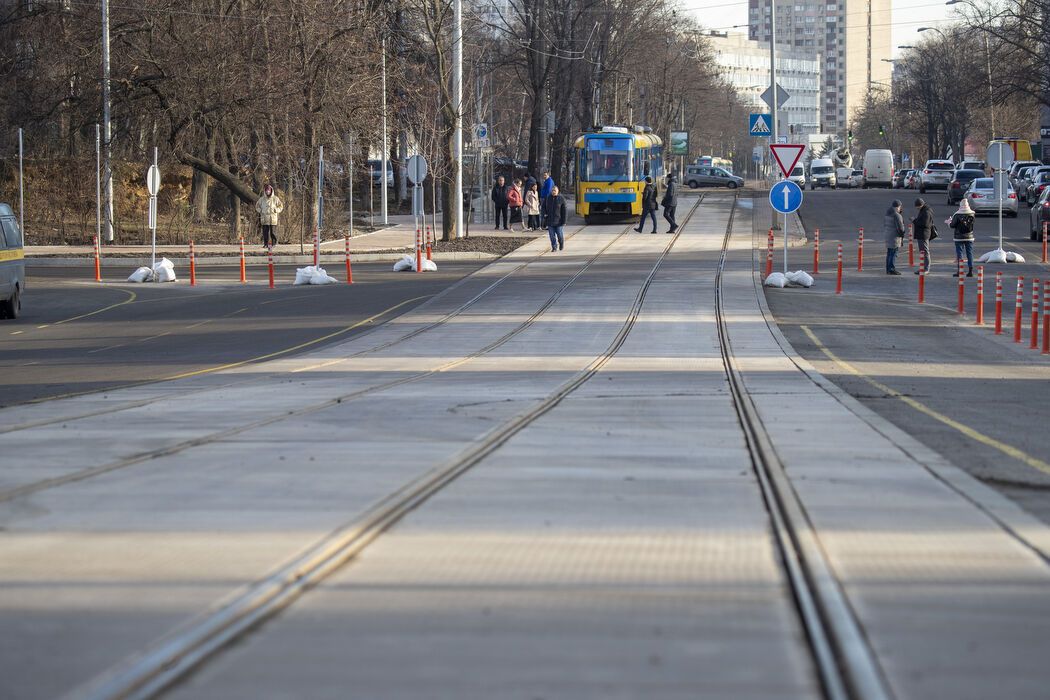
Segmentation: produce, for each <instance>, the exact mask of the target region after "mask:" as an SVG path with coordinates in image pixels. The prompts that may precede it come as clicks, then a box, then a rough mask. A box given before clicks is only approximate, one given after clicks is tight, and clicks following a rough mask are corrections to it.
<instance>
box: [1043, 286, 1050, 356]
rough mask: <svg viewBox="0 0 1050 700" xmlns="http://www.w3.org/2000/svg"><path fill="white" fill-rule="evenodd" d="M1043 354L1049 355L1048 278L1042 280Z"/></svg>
mask: <svg viewBox="0 0 1050 700" xmlns="http://www.w3.org/2000/svg"><path fill="white" fill-rule="evenodd" d="M1043 354H1044V355H1050V280H1048V281H1046V282H1043Z"/></svg>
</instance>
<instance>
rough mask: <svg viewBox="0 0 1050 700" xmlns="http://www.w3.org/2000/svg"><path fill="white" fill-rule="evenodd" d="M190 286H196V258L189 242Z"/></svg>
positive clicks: (191, 242)
mask: <svg viewBox="0 0 1050 700" xmlns="http://www.w3.org/2000/svg"><path fill="white" fill-rule="evenodd" d="M190 286H191V287H196V286H197V257H196V256H195V255H194V254H193V241H190Z"/></svg>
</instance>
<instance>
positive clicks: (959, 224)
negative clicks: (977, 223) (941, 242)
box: [944, 197, 974, 277]
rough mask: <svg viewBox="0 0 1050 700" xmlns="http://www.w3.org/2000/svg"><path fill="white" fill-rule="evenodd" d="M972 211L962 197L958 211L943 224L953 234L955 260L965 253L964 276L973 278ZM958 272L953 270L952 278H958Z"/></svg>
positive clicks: (961, 257) (960, 258)
mask: <svg viewBox="0 0 1050 700" xmlns="http://www.w3.org/2000/svg"><path fill="white" fill-rule="evenodd" d="M973 222H974V215H973V209H971V208H970V203H969V202H968V201H966V198H965V197H964V198H963V199H962V200H960V201H959V210H958V211H957V212H955V213H954V214H952V216H951V218H950V219H948V220H947V221H945V222H944V223H946V224H948V228H950V229H952V231H954V232H955V235H954V236H953V237H952V238H953V240H954V241H955V259H956V260H962V259H963V253H966V276H967V277H973ZM958 276H959V270H958V269H956V270H955V274H954V275H952V277H958Z"/></svg>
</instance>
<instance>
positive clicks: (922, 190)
mask: <svg viewBox="0 0 1050 700" xmlns="http://www.w3.org/2000/svg"><path fill="white" fill-rule="evenodd" d="M919 194H926V188H925V187H923V186H922V185H919Z"/></svg>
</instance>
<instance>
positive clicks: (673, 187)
mask: <svg viewBox="0 0 1050 700" xmlns="http://www.w3.org/2000/svg"><path fill="white" fill-rule="evenodd" d="M660 206H662V207H663V208H664V218H665V219H667V223H668V224H669V225H670V226H671V228H670V229H668V231H667V232H668V233H674V232H675V231H677V230H678V222H677V221H675V219H674V210H675V208H676V207H677V206H678V183H677V182H675V179H674V173H668V174H667V189H666V190H664V198H663V199H662V200H660ZM654 218H655V217H654Z"/></svg>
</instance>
